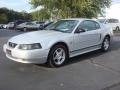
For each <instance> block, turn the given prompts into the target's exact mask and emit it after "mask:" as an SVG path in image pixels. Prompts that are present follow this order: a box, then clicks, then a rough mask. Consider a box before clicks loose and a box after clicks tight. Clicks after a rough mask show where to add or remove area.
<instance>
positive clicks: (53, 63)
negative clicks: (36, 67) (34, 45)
mask: <svg viewBox="0 0 120 90" xmlns="http://www.w3.org/2000/svg"><path fill="white" fill-rule="evenodd" d="M67 59H68V51H67V49H66V47H65V46H63V45H56V46H54V47H53V48H52V49H51V51H50V53H49V56H48V65H49V66H50V67H60V66H62V65H64V64H65V62H66V60H67Z"/></svg>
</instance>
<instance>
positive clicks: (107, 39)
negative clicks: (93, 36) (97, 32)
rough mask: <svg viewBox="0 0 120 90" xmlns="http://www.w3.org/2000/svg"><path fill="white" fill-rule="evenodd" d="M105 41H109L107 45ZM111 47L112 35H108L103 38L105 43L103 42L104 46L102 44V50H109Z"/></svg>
mask: <svg viewBox="0 0 120 90" xmlns="http://www.w3.org/2000/svg"><path fill="white" fill-rule="evenodd" d="M105 43H107V44H108V46H107V45H105ZM109 49H110V37H108V36H106V37H105V38H104V40H103V43H102V46H101V50H102V51H103V52H107V51H108V50H109Z"/></svg>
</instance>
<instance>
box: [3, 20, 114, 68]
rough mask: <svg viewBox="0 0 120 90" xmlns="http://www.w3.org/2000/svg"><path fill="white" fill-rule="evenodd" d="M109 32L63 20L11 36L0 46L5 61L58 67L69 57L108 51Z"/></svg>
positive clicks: (90, 24)
mask: <svg viewBox="0 0 120 90" xmlns="http://www.w3.org/2000/svg"><path fill="white" fill-rule="evenodd" d="M112 37H113V32H112V29H111V28H109V27H107V26H104V25H102V24H101V23H99V22H97V21H95V20H91V19H82V18H78V19H77V18H73V19H63V20H59V21H57V22H56V23H54V24H52V25H50V26H48V27H47V28H45V30H42V31H34V32H29V33H25V34H21V35H18V36H15V37H12V38H11V39H10V40H8V42H7V43H6V44H5V45H4V46H3V50H4V52H5V54H6V56H7V58H9V59H11V60H14V61H17V62H20V63H34V64H44V63H47V64H48V65H49V66H50V67H60V66H62V65H64V64H65V62H66V61H68V60H69V58H71V57H74V56H77V55H81V54H84V53H88V52H91V51H95V50H99V49H100V50H102V51H108V50H109V48H110V43H111V41H112Z"/></svg>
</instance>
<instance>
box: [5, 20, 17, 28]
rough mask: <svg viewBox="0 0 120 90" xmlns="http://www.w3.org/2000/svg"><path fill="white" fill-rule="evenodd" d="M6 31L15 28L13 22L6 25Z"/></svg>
mask: <svg viewBox="0 0 120 90" xmlns="http://www.w3.org/2000/svg"><path fill="white" fill-rule="evenodd" d="M6 28H7V29H14V28H15V22H9V23H8V24H7V27H6Z"/></svg>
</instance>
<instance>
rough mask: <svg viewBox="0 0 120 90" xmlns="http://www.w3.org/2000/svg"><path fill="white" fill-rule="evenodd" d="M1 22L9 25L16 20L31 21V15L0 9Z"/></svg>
mask: <svg viewBox="0 0 120 90" xmlns="http://www.w3.org/2000/svg"><path fill="white" fill-rule="evenodd" d="M0 18H1V19H0V20H1V21H0V22H1V23H5V22H6V23H7V22H11V21H15V20H20V19H22V20H31V15H30V14H29V13H27V12H25V11H23V12H17V11H14V10H9V9H7V8H0Z"/></svg>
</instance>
